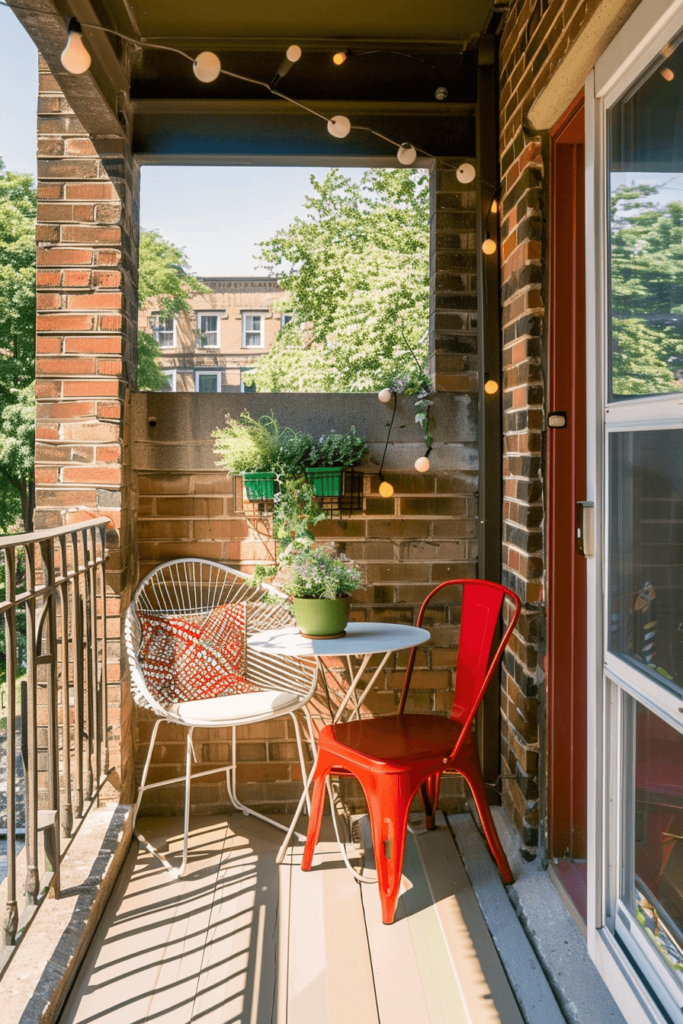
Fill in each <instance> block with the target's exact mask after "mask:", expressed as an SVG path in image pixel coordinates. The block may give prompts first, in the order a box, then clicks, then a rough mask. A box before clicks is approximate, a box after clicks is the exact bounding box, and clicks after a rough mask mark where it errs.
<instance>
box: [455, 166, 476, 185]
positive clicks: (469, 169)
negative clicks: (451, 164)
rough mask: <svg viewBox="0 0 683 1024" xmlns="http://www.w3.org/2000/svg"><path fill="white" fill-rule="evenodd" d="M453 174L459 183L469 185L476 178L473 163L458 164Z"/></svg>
mask: <svg viewBox="0 0 683 1024" xmlns="http://www.w3.org/2000/svg"><path fill="white" fill-rule="evenodd" d="M455 176H456V178H457V179H458V181H459V182H460V184H461V185H469V184H470V182H472V181H474V179H475V178H476V176H477V172H476V170H475V169H474V165H473V164H460V166H459V167H458V169H457V170H456V172H455Z"/></svg>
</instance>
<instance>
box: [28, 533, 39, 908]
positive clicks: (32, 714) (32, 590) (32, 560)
mask: <svg viewBox="0 0 683 1024" xmlns="http://www.w3.org/2000/svg"><path fill="white" fill-rule="evenodd" d="M26 589H27V591H28V592H29V594H30V597H29V601H28V604H27V605H26V661H27V665H26V692H27V694H28V709H27V710H28V714H27V719H28V725H27V734H28V764H27V766H26V769H27V773H26V853H27V868H26V899H27V900H28V902H29V903H35V902H36V901H37V899H38V888H39V886H40V876H39V874H38V680H37V674H36V656H37V654H38V651H37V650H36V647H37V644H38V604H37V600H36V589H37V580H36V545H35V544H27V545H26Z"/></svg>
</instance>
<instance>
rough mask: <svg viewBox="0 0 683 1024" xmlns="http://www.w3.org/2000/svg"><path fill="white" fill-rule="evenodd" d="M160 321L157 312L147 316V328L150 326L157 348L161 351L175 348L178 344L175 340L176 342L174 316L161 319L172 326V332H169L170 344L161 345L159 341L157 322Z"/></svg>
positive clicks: (166, 332)
mask: <svg viewBox="0 0 683 1024" xmlns="http://www.w3.org/2000/svg"><path fill="white" fill-rule="evenodd" d="M160 319H161V313H160V312H159V310H157V311H156V312H155V313H150V315H149V326H150V328H151V330H152V334H153V336H154V338H155V339H156V342H157V344H158V346H159V348H161V349H167V348H175V347H176V345H177V343H178V342H177V340H176V318H175V316H170V317H168V316H166V317H164V318H163V319H164V320H165V321H167V320H170V321H171V323H172V325H173V330H172V332H171V338H172V340H171V342H170V344H162V343H161V341H160V340H159V333H160V332H159V320H160ZM163 333H164V334H168V331H164V332H163Z"/></svg>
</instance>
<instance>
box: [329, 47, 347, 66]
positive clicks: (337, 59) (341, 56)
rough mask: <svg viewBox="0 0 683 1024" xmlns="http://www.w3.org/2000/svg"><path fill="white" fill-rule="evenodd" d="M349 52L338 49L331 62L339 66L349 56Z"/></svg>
mask: <svg viewBox="0 0 683 1024" xmlns="http://www.w3.org/2000/svg"><path fill="white" fill-rule="evenodd" d="M349 53H350V51H349V50H339V52H338V53H335V55H334V57H333V58H332V63H333V64H336V65H337V67H341V65H342V64H343V63H344V61H345V60H346V58H347V57H348V56H349Z"/></svg>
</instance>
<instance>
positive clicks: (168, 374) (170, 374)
mask: <svg viewBox="0 0 683 1024" xmlns="http://www.w3.org/2000/svg"><path fill="white" fill-rule="evenodd" d="M161 372H162V373H163V375H164V377H165V378H166V380H167V381H168V383H167V385H166V387H164V388H162V389H161V390H162V391H175V390H176V377H175V370H162V371H161Z"/></svg>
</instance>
